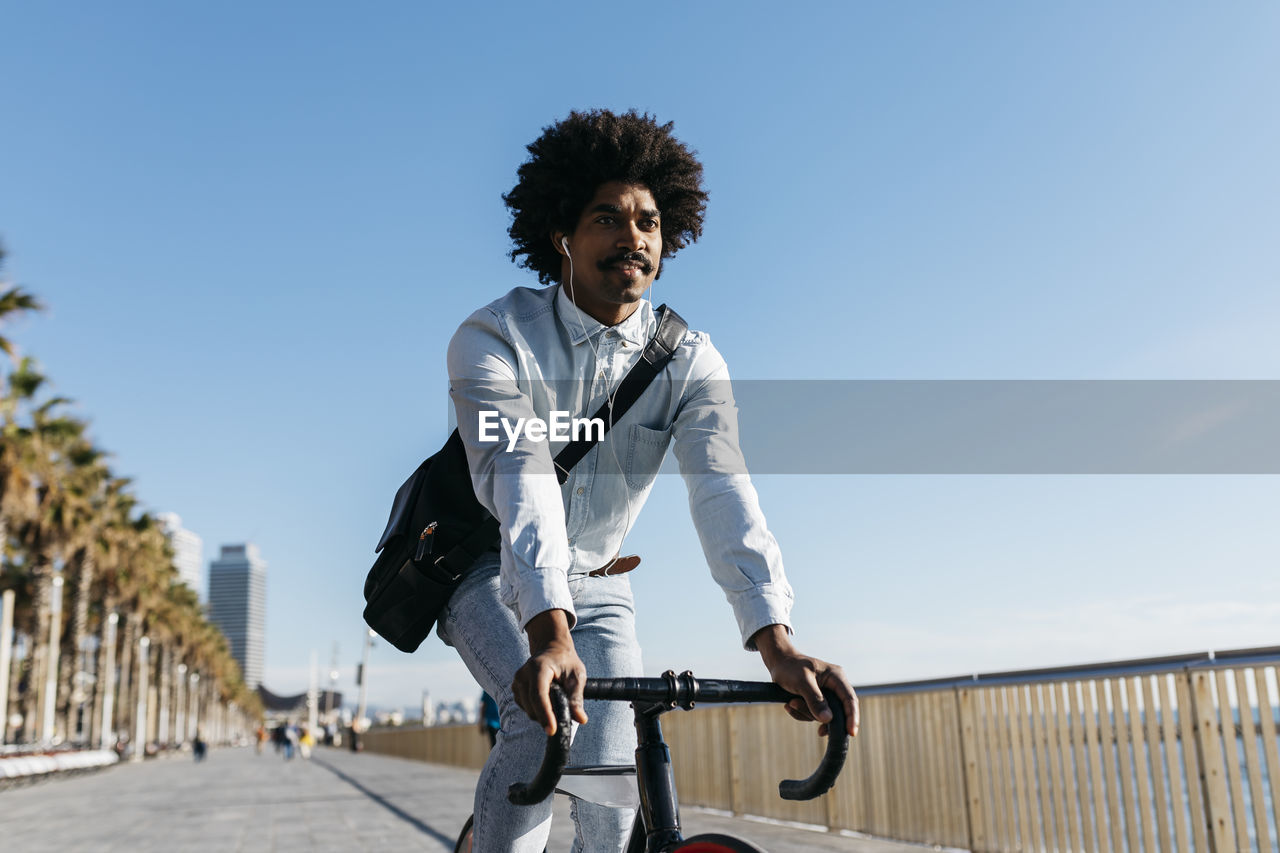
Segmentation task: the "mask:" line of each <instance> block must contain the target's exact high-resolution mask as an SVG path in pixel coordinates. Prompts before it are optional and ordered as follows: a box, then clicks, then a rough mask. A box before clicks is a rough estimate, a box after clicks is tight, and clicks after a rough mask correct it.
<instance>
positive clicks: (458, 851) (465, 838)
mask: <svg viewBox="0 0 1280 853" xmlns="http://www.w3.org/2000/svg"><path fill="white" fill-rule="evenodd" d="M475 819H476V816H475V815H468V816H467V822H466V824H465V825H464V826H463V827H462V832H459V833H458V843H457V844H455V845H453V853H471V824H472V823H473V822H474V821H475Z"/></svg>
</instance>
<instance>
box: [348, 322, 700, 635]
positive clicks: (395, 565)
mask: <svg viewBox="0 0 1280 853" xmlns="http://www.w3.org/2000/svg"><path fill="white" fill-rule="evenodd" d="M657 313H658V331H657V332H656V333H655V334H654V336H653V340H651V341H649V344H648V345H647V346H646V347H645V348H644V352H643V353H641V356H640V359H639V360H638V361H636V363H635V365H634V366H633V367H632V368H631V370H630V371H629V372H628V373H627V375H626V376H625V377H624V378H623V380H622V383H621V384H620V385H619V386H618V391H617V393H616V394H615V395H614V397H613V412H612V417H610V411H609V408H610V407H609V404H608V402H606V403H605V404H604V405H603V406H601V407H600V409H599V411H597V412H596V413H595V415H594V417H596V418H599V419H600V420H601V421H603V422H604V427H605V431H607V430H608V429H609V426H610V425H611V422H615V423H616V422H617V421H619V420H621V419H622V416H623V415H625V414H626V413H627V410H628V409H630V408H631V405H632V404H633V403H635V401H636V400H637V399H639V397H640V395H641V393H643V392H644V390H645V389H646V388H647V387H649V383H650V382H652V381H653V380H654V378H655V377H656V376H657V375H658V374H659V373H661V372H662V370H663V368H665V367H666V366H667V363H668V362H669V361H671V357H672V355H674V354H675V351H676V348H677V347H679V346H680V342H681V341H682V340H684V336H685V333H686V332H687V331H688V328H689V327H688V325H687V324H686V323H685V322H684V320H683V319H682V318H681V317H680V315H679V314H677V313H676V312H675V311H672V310H671V309H669V308H668V307H667V306H666V305H663V306H661V307H660V308H658V312H657ZM587 432H588V433H591V432H593V431H592V430H587ZM596 432H597V433H598V434H597V435H596V437H595V438H593V439H588V438H586V437H583V438H580V439H578V440H576V441H573V442H571V443H569V444H568V445H566V446H565V448H564V449H563V450H561V451H560V452H559V453H558V454H556V458H555V459H554V460H553V462H554V464H555V467H556V476H557V477H558V478H559V480H560V483H561V484H562V485H563V484H564V482H565V481H566V480H567V479H568V477H569V471H570V470H572V468H573V466H574V465H576V464H578V462H580V461H581V460H582V458H583V457H584V456H586V455H587V453H588V452H589V451H590V450H591V448H592V447H594V446H595V445H596V443H597V442H598V441H599V440H600V439H601V438H602V437H603V435H602V434H599V432H598V431H596ZM499 539H500V536H499V532H498V520H497V519H496V518H494V517H493V516H492V515H490V514H489V512H488V510H486V509H485V508H484V507H483V506H481V505H480V502H479V501H478V500H476V495H475V491H474V489H473V488H472V486H471V471H470V469H469V468H468V466H467V455H466V450H465V449H464V448H463V446H462V438H461V436H459V435H458V431H457V430H456V429H455V430H454V431H453V433H452V434H451V435H450V436H449V439H448V441H446V442H445V444H444V447H442V448H441V449H440V450H439V451H437V452H436V453H435V454H434V455H433V456H431V457H430V458H428V459H427V460H426V461H425V462H423V463H422V464H421V465H419V466H418V470H416V471H414V472H413V474H412V475H411V476H410V477H409V479H407V480H405V481H404V485H402V486H401V487H400V489H399V491H397V492H396V497H395V500H394V501H393V502H392V504H391V517H390V519H388V521H387V527H386V530H384V531H383V533H382V538H381V539H379V540H378V547H377V548H376V549H374V550H375V551H376V552H377V553H378V559H377V560H376V561H375V562H374V564H373V568H371V569H370V570H369V576H368V577H367V578H366V579H365V582H364V599H365V608H364V621H365V622H367V623H368V624H369V627H370V628H372V629H373V630H375V631H377V632H378V634H380V635H381V636H382V637H383V638H384V639H386V640H387V642H389V643H391V645H393V646H395V647H396V648H397V649H399V650H400V651H402V652H412V651H415V650H416V649H417V648H418V646H419V645H421V643H422V641H423V640H425V639H426V638H427V635H428V634H430V633H431V628H432V626H433V625H435V623H436V619H438V618H439V616H440V613H441V611H443V610H444V607H445V605H446V604H448V603H449V596H451V595H452V594H453V591H454V590H455V589H456V588H457V587H458V584H459V583H461V582H462V578H463V576H464V575H465V574H466V573H467V570H468V569H470V568H471V565H472V564H473V563H475V561H476V559H477V558H478V557H479V556H480V555H481V554H483V553H484V552H485V551H487V550H489V549H491V548H493V547H495V546H496V545H497V544H498V542H499Z"/></svg>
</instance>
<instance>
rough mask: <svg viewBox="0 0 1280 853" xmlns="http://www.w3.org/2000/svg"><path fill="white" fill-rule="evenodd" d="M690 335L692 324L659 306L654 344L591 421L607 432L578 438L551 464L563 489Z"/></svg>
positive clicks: (642, 355) (646, 350) (646, 349)
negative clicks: (596, 422) (566, 482)
mask: <svg viewBox="0 0 1280 853" xmlns="http://www.w3.org/2000/svg"><path fill="white" fill-rule="evenodd" d="M688 331H689V324H688V323H686V322H685V321H684V318H683V317H681V316H680V315H679V314H677V313H676V312H675V311H674V310H673V309H671V308H668V307H667V306H666V305H660V306H658V331H657V332H655V333H654V335H653V340H651V341H649V343H648V345H646V346H645V348H644V352H642V353H640V358H639V359H638V360H637V361H636V363H635V364H634V365H632V367H631V370H630V371H629V372H628V373H627V375H626V376H625V377H623V379H622V383H621V384H620V385H618V390H617V391H616V392H614V394H613V395H612V397H610V398H608V399H606V400H605V402H604V405H602V406H601V407H600V408H599V409H597V410H596V413H595V414H594V415H592V418H594V419H599V420H600V421H602V422H603V423H604V430H602V431H596V430H586V432H587V434H588V435H590V434H591V433H592V432H599V433H600V434H599V435H598V436H597V437H595V438H586V437H583V438H579V439H578V440H577V441H574V442H572V443H570V444H569V445H567V446H566V447H565V448H564V449H563V450H561V451H560V452H559V453H557V454H556V458H555V459H554V460H552V462H553V463H554V464H555V466H556V478H557V479H558V480H559V481H560V485H562V486H563V485H564V484H565V481H566V480H568V479H569V472H570V471H571V470H572V469H573V466H574V465H577V464H578V463H579V462H581V461H582V458H583V457H584V456H586V455H587V454H588V453H590V452H591V448H593V447H595V446H596V444H597V443H598V442H599V441H600V440H601V439H603V438H604V433H606V432H608V431H609V427H611V426H612V425H613V424H615V423H617V422H618V421H620V420H622V418H623V416H624V415H626V413H627V411H628V410H629V409H630V408H631V406H632V405H633V404H634V403H635V401H636V400H639V399H640V395H641V394H643V393H644V391H645V389H646V388H648V387H649V383H651V382H653V380H654V379H656V378H657V376H658V374H659V373H661V372H662V370H663V368H665V367H666V366H667V363H668V362H669V361H671V357H672V356H674V355H675V354H676V350H677V349H678V348H679V347H680V342H681V341H683V340H684V336H685V334H686V333H687V332H688Z"/></svg>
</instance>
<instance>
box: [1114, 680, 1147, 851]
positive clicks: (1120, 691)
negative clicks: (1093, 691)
mask: <svg viewBox="0 0 1280 853" xmlns="http://www.w3.org/2000/svg"><path fill="white" fill-rule="evenodd" d="M1126 687H1127V685H1126V683H1125V679H1124V678H1123V677H1120V678H1113V679H1111V711H1112V713H1113V714H1114V715H1115V722H1114V725H1113V727H1112V731H1113V732H1114V734H1115V737H1116V764H1117V766H1118V767H1119V769H1120V793H1121V801H1120V805H1121V807H1122V808H1121V811H1122V812H1123V813H1124V828H1125V838H1126V839H1127V840H1128V842H1129V848H1128V849H1129V850H1130V851H1131V853H1134V851H1138V850H1141V849H1142V840H1141V832H1142V831H1141V829H1139V827H1140V826H1141V825H1142V821H1141V820H1140V819H1139V816H1138V807H1137V802H1138V801H1137V796H1136V793H1135V792H1134V789H1133V767H1132V762H1131V761H1130V760H1129V719H1128V714H1127V710H1126V708H1125V702H1124V694H1125V688H1126Z"/></svg>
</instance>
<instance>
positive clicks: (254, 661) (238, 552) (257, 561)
mask: <svg viewBox="0 0 1280 853" xmlns="http://www.w3.org/2000/svg"><path fill="white" fill-rule="evenodd" d="M266 615H267V564H266V562H265V561H263V559H262V557H261V556H259V554H258V546H256V545H253V544H248V543H246V544H244V545H223V546H222V553H221V555H220V556H219V557H218V559H216V560H214V561H213V562H212V563H210V564H209V621H210V622H212V623H213V624H215V625H217V626H218V627H219V628H221V629H222V633H223V634H225V635H226V637H227V642H228V643H230V645H231V656H232V657H234V658H235V659H236V661H237V662H239V664H240V671H241V672H242V673H243V674H244V682H245V685H246V686H247V687H248V688H249V689H250V690H254V689H257V687H258V685H259V684H261V683H262V659H263V637H264V634H265V633H266Z"/></svg>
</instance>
